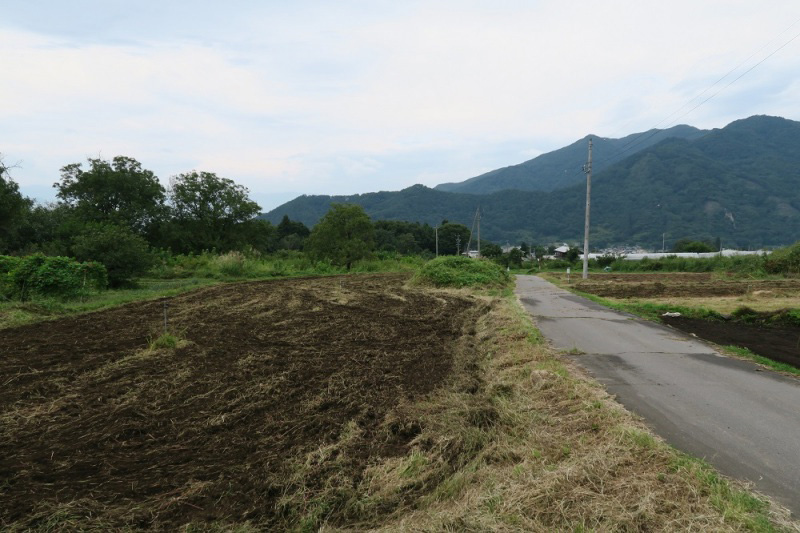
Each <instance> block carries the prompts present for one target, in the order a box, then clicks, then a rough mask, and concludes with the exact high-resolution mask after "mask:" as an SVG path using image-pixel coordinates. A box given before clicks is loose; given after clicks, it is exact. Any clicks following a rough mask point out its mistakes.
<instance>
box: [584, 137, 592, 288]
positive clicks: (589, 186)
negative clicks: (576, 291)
mask: <svg viewBox="0 0 800 533" xmlns="http://www.w3.org/2000/svg"><path fill="white" fill-rule="evenodd" d="M583 171H584V172H586V224H585V226H584V228H583V279H588V278H589V210H590V207H591V205H592V201H591V199H592V138H591V137H589V162H588V163H586V166H584V167H583Z"/></svg>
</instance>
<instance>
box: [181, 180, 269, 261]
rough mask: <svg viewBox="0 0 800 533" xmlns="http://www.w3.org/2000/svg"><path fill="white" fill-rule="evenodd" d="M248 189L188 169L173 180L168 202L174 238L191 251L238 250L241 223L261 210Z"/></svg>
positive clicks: (230, 181)
mask: <svg viewBox="0 0 800 533" xmlns="http://www.w3.org/2000/svg"><path fill="white" fill-rule="evenodd" d="M248 194H249V191H248V190H247V188H245V187H243V186H241V185H237V184H236V183H234V182H233V181H232V180H229V179H227V178H222V177H219V176H217V175H216V174H214V173H213V172H196V171H193V172H188V173H185V174H178V175H177V176H174V177H173V178H172V179H171V180H170V189H169V203H170V206H171V208H172V215H173V219H174V220H173V222H174V225H175V228H174V231H173V235H172V241H173V243H174V245H175V247H177V248H183V249H189V250H203V249H212V248H215V249H217V250H230V249H235V248H237V247H238V246H240V245H241V244H242V243H241V242H239V241H240V240H241V239H240V237H241V234H240V232H237V230H238V229H241V225H242V224H244V223H245V222H247V221H249V220H250V219H252V218H253V217H255V216H256V215H257V214H258V212H259V211H260V209H261V208H260V207H259V206H258V204H257V203H255V202H254V201H252V200H251V199H250V198H249V196H248Z"/></svg>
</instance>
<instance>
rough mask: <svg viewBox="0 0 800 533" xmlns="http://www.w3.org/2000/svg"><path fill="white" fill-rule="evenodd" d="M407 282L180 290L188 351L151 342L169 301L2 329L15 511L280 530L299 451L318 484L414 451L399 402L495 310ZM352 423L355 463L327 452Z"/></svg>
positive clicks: (2, 407) (2, 500)
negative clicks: (481, 315) (484, 310)
mask: <svg viewBox="0 0 800 533" xmlns="http://www.w3.org/2000/svg"><path fill="white" fill-rule="evenodd" d="M405 281H406V278H405V277H403V276H398V275H365V276H356V277H353V276H348V277H330V278H319V279H303V280H284V281H269V282H251V283H240V284H230V285H222V286H216V287H212V288H207V289H202V290H199V291H196V292H193V293H189V294H185V295H182V296H179V297H175V298H172V299H170V300H169V301H168V303H169V308H168V312H169V322H170V330H171V331H173V332H177V333H178V334H179V336H180V337H181V338H182V339H184V342H182V343H181V344H180V345H179V346H178V347H177V348H175V349H160V350H150V349H148V343H149V340H151V339H152V338H154V337H158V335H160V333H161V332H162V331H163V309H164V307H163V302H161V301H153V302H144V303H137V304H131V305H126V306H123V307H119V308H116V309H113V310H109V311H104V312H98V313H91V314H86V315H82V316H77V317H71V318H66V319H61V320H56V321H52V322H46V323H41V324H35V325H30V326H24V327H19V328H13V329H6V330H0V354H1V355H0V384H1V385H2V387H0V480H1V481H2V485H0V526H4V527H6V528H7V527H9V526H12V525H13V526H15V527H22V528H28V527H32V528H36V527H47V526H48V524H50V525H51V527H55V528H59V527H70V525H72V526H75V527H81V525H86V524H87V523H91V524H92V525H93V527H99V528H100V529H103V528H120V527H147V528H161V529H174V528H178V527H180V526H182V525H185V524H187V523H192V522H194V523H209V522H216V523H220V524H226V523H243V522H246V521H249V523H251V524H255V525H257V526H258V527H259V528H264V529H270V528H272V527H276V524H278V523H281V522H280V520H281V515H282V513H283V514H285V513H288V512H290V511H291V509H288V508H287V506H286V505H284V503H285V498H286V496H287V494H291V493H292V491H294V490H295V489H296V488H297V487H295V486H294V485H295V484H297V483H298V478H297V471H298V464H301V465H304V472H305V477H304V478H303V479H302V483H303V484H304V487H305V488H304V490H308V491H309V494H308V497H309V498H310V497H311V496H313V492H314V490H315V488H322V487H324V486H326V485H327V484H330V483H331V482H332V481H331V480H334V479H335V480H337V481H336V482H337V483H345V484H347V483H351V484H354V483H357V481H358V480H359V477H360V475H361V472H362V471H363V469H364V468H365V466H366V465H367V464H368V463H369V462H370V461H372V460H374V459H375V458H377V457H387V456H393V455H396V454H401V453H405V450H406V445H407V443H408V442H409V441H410V440H411V439H412V438H413V437H414V436H415V435H416V434H417V433H418V431H419V428H416V427H414V426H413V425H410V426H409V425H405V424H403V422H402V417H401V416H399V415H397V408H398V406H400V405H402V404H403V403H404V402H408V401H412V400H415V399H418V398H421V397H423V396H424V395H426V394H427V393H429V392H430V391H432V390H434V389H436V388H437V387H439V386H441V385H442V384H443V383H444V382H445V381H446V380H448V378H449V377H450V374H451V370H452V366H453V360H454V354H455V353H456V351H457V350H458V347H457V342H456V341H457V339H459V338H461V337H462V335H464V333H465V332H469V331H470V330H471V329H472V328H473V327H474V324H475V321H476V317H477V316H478V314H479V313H480V312H481V311H480V309H481V307H480V306H479V305H476V301H474V300H471V299H468V298H466V297H463V296H455V295H448V294H445V293H431V292H425V291H422V290H417V289H410V288H407V287H405V286H404V283H405ZM345 433H348V435H350V436H349V437H348V439H347V443H348V444H347V446H348V453H347V461H345V462H342V461H338V462H333V461H330V460H327V459H330V457H328V456H326V454H325V452H324V451H325V450H326V446H328V445H330V444H331V443H333V442H336V441H337V440H341V439H342V436H343V434H345ZM317 452H319V453H318V456H319V457H318V459H317V460H315V461H311V463H309V457H312V456H314V455H313V454H314V453H317ZM335 453H336V452H333V454H334V455H335ZM342 480H344V481H342ZM282 498H284V500H282ZM54 520H55V522H53V521H54ZM76 525H77V526H76Z"/></svg>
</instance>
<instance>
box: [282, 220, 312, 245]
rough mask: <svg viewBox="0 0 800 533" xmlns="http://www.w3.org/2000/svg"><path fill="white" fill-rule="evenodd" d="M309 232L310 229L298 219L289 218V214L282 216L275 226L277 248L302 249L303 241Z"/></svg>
mask: <svg viewBox="0 0 800 533" xmlns="http://www.w3.org/2000/svg"><path fill="white" fill-rule="evenodd" d="M310 234H311V230H310V229H308V227H307V226H306V225H305V224H303V223H302V222H300V221H293V220H290V219H289V215H283V218H282V219H281V221H280V222H279V223H278V226H277V238H278V248H280V249H282V250H302V249H303V243H304V242H305V240H306V239H307V238H308V236H309V235H310Z"/></svg>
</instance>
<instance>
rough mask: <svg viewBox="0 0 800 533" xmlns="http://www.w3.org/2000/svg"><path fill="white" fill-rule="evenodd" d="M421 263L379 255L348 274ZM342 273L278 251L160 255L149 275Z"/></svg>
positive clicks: (395, 269)
mask: <svg viewBox="0 0 800 533" xmlns="http://www.w3.org/2000/svg"><path fill="white" fill-rule="evenodd" d="M422 263H423V260H422V259H421V258H419V257H414V256H410V257H409V256H397V255H396V254H390V253H382V252H379V253H377V254H376V257H375V258H374V259H364V260H361V261H358V262H355V263H354V264H353V265H352V266H351V269H350V272H408V271H416V270H417V269H418V268H420V267H421V265H422ZM345 272H347V270H346V269H345V267H344V266H337V265H334V264H333V263H331V262H330V261H327V260H320V261H317V260H314V259H312V258H311V257H309V256H308V254H305V253H303V252H297V251H294V250H279V251H278V252H276V253H274V254H272V255H269V256H264V255H261V254H258V253H248V252H235V251H234V252H228V253H226V254H222V255H219V254H215V253H211V252H203V253H201V254H188V255H173V254H171V253H169V252H167V251H161V252H159V254H158V259H157V261H156V266H155V267H154V268H153V269H152V270H151V271H150V275H151V276H153V277H155V278H159V279H176V278H204V279H218V280H234V279H264V278H276V277H294V276H324V275H332V274H343V273H345Z"/></svg>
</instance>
